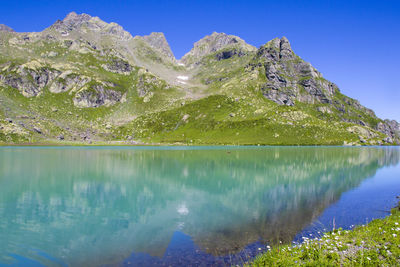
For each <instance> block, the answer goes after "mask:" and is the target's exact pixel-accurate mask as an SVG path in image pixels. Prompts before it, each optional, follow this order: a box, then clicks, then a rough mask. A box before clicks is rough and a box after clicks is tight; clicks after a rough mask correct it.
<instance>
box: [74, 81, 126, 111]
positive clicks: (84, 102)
mask: <svg viewBox="0 0 400 267" xmlns="http://www.w3.org/2000/svg"><path fill="white" fill-rule="evenodd" d="M121 98H122V93H121V92H119V91H116V90H112V89H109V88H107V87H106V86H105V85H103V84H99V83H96V84H92V85H90V86H86V87H84V88H82V89H81V90H79V91H78V92H77V93H76V94H75V96H74V98H73V101H74V105H75V106H77V107H81V108H95V107H100V106H103V105H104V106H111V105H114V104H116V103H117V102H120V101H121Z"/></svg>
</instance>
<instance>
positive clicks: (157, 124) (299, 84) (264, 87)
mask: <svg viewBox="0 0 400 267" xmlns="http://www.w3.org/2000/svg"><path fill="white" fill-rule="evenodd" d="M0 103H1V105H0V142H7V143H9V142H17V143H18V142H22V140H24V141H26V140H28V139H29V140H32V138H33V140H38V141H41V142H42V141H43V140H48V139H60V138H59V137H60V136H62V140H64V139H65V140H72V141H85V142H89V141H92V140H93V141H96V140H99V141H104V140H108V141H112V140H125V141H126V140H130V141H131V140H134V139H137V140H138V141H141V142H152V141H155V142H161V143H162V142H183V143H196V142H197V143H200V144H216V143H221V144H228V143H229V144H231V143H234V144H255V143H262V144H352V145H357V144H396V143H400V125H399V123H398V122H396V121H389V120H382V119H380V118H378V117H376V115H375V113H374V112H373V111H372V110H370V109H368V108H366V107H364V106H362V105H361V104H360V103H359V102H358V101H357V100H355V99H352V98H349V97H347V96H345V95H343V94H341V92H340V90H339V88H338V87H337V86H336V85H335V84H334V83H332V82H330V81H328V80H326V79H324V78H323V76H322V74H321V73H320V72H318V71H317V70H316V69H315V68H314V67H313V66H312V65H311V64H310V63H308V62H305V61H304V60H302V59H301V58H300V57H299V56H298V55H296V54H295V52H294V51H293V50H292V48H291V45H290V43H289V41H288V39H287V38H285V37H282V38H275V39H273V40H271V41H269V42H268V43H266V44H265V45H263V46H261V47H260V48H258V49H257V48H255V47H253V46H251V45H249V44H247V43H246V42H245V41H244V40H242V39H241V38H239V37H237V36H233V35H227V34H225V33H215V32H214V33H212V34H211V35H209V36H206V37H204V38H203V39H201V40H199V41H198V42H196V43H195V44H194V46H193V49H192V50H191V51H189V52H188V53H187V54H186V55H185V56H184V57H183V58H182V59H181V60H179V61H178V60H176V59H175V57H174V55H173V53H172V51H171V49H170V47H169V45H168V42H167V40H166V38H165V36H164V34H163V33H151V34H150V35H147V36H135V37H132V35H131V34H130V33H128V32H126V31H125V30H124V29H123V28H122V27H121V26H120V25H118V24H116V23H106V22H104V21H102V20H101V19H100V18H98V17H92V16H90V15H88V14H76V13H75V12H71V13H70V14H68V15H67V16H66V17H65V18H64V19H63V20H59V21H57V22H56V23H54V24H53V25H52V26H50V27H49V28H47V29H45V30H44V31H43V32H39V33H16V32H14V31H13V30H12V29H11V28H9V27H7V26H5V25H0ZM2 129H3V130H2ZM4 129H6V130H4ZM210 136H212V137H210ZM221 136H222V138H221V139H218V138H220V137H221ZM217 140H220V141H217Z"/></svg>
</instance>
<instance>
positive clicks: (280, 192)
mask: <svg viewBox="0 0 400 267" xmlns="http://www.w3.org/2000/svg"><path fill="white" fill-rule="evenodd" d="M399 159H400V152H399V149H398V148H379V147H369V148H364V147H362V148H342V147H268V148H254V147H250V148H245V147H234V148H228V147H201V148H154V147H146V148H13V147H11V148H9V147H8V148H6V147H4V148H0V218H1V221H0V240H2V241H1V242H0V264H1V263H13V262H14V263H15V262H16V261H18V259H17V258H18V257H16V256H13V255H18V256H19V257H23V258H26V259H32V260H35V261H38V262H41V263H42V264H45V265H54V264H55V262H61V263H64V264H67V265H72V266H76V265H102V264H118V263H121V262H122V261H124V259H126V258H129V257H130V255H132V254H137V253H139V254H140V253H142V254H145V255H149V257H150V256H152V257H163V256H164V255H165V253H166V250H167V248H168V247H171V245H173V243H174V241H172V242H171V240H173V239H172V237H173V236H174V234H175V235H176V234H177V233H178V234H179V233H182V234H184V235H185V236H188V237H190V239H191V240H192V241H193V242H194V244H195V245H196V246H197V247H198V248H199V249H200V250H201V252H202V253H205V254H211V255H213V256H225V255H228V254H235V253H238V252H239V251H241V250H243V249H244V248H245V247H247V246H249V245H251V244H252V243H255V242H260V244H266V243H277V242H279V241H283V242H286V243H287V242H291V241H292V240H293V238H294V237H295V236H296V234H298V233H299V232H300V231H302V229H304V228H305V227H307V226H308V225H309V224H310V223H312V222H313V221H314V220H315V219H316V218H317V217H318V216H319V215H320V214H321V213H322V212H323V211H324V210H325V209H326V208H327V207H328V206H329V205H331V204H332V203H334V202H335V201H337V200H338V199H339V198H340V196H341V194H342V193H343V192H346V191H348V190H350V189H353V188H355V187H357V186H358V185H359V184H360V183H361V181H363V180H364V179H366V178H368V177H372V176H374V175H375V173H376V172H377V170H378V169H380V168H382V167H385V166H390V165H393V166H394V165H397V164H398V163H399ZM188 246H189V245H188ZM181 249H182V248H181ZM38 251H40V252H41V253H38ZM43 255H46V256H43ZM177 257H178V256H177Z"/></svg>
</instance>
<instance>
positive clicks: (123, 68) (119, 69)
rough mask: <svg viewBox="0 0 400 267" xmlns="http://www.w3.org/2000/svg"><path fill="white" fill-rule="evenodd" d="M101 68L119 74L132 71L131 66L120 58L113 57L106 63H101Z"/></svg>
mask: <svg viewBox="0 0 400 267" xmlns="http://www.w3.org/2000/svg"><path fill="white" fill-rule="evenodd" d="M103 68H104V69H105V70H107V71H110V72H113V73H119V74H129V73H130V72H131V71H132V66H131V65H129V63H128V62H126V61H124V60H122V59H113V60H111V61H110V62H109V63H108V64H105V65H103Z"/></svg>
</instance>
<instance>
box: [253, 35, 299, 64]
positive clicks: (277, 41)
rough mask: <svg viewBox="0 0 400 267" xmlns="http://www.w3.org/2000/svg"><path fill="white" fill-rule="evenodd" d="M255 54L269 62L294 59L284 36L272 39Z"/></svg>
mask: <svg viewBox="0 0 400 267" xmlns="http://www.w3.org/2000/svg"><path fill="white" fill-rule="evenodd" d="M257 54H258V56H260V57H263V58H267V59H271V60H289V59H293V58H294V57H295V54H294V52H293V50H292V47H291V46H290V42H289V40H288V39H287V38H286V37H285V36H284V37H282V38H274V39H272V40H271V41H269V42H268V43H266V44H265V45H263V46H261V47H260V49H259V50H258V52H257Z"/></svg>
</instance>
